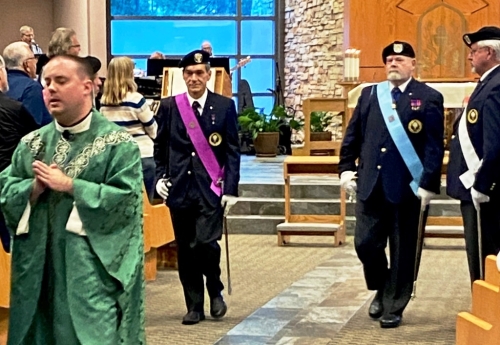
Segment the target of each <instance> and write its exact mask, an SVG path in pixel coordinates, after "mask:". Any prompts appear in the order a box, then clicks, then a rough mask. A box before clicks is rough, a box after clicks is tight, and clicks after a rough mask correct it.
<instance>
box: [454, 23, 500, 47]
mask: <svg viewBox="0 0 500 345" xmlns="http://www.w3.org/2000/svg"><path fill="white" fill-rule="evenodd" d="M462 38H463V40H464V42H465V44H467V46H469V47H470V46H471V45H472V44H474V43H476V42H479V41H484V40H500V28H498V27H496V26H485V27H482V28H481V29H479V30H478V31H477V32H472V33H469V34H465V35H464V36H463V37H462Z"/></svg>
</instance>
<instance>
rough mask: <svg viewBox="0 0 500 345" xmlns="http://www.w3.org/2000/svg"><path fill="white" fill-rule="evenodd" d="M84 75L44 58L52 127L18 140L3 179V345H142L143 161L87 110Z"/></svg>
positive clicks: (83, 68) (67, 63) (79, 65)
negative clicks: (6, 279) (6, 292)
mask: <svg viewBox="0 0 500 345" xmlns="http://www.w3.org/2000/svg"><path fill="white" fill-rule="evenodd" d="M92 76H93V71H92V69H91V67H90V66H89V65H88V62H86V61H85V60H84V59H81V58H78V57H71V56H57V57H54V58H52V59H51V60H50V62H49V63H48V64H47V65H46V66H45V68H44V75H43V77H44V80H45V82H46V85H47V86H46V89H45V90H44V92H45V99H46V103H47V106H48V109H49V111H50V113H51V114H52V116H53V117H54V119H55V121H53V122H52V123H50V124H48V125H47V126H45V127H43V128H41V129H39V130H37V131H34V132H32V133H30V134H29V135H27V136H25V137H24V138H23V139H22V141H21V143H20V144H19V146H18V147H17V149H16V151H15V153H14V156H13V158H12V164H11V166H10V167H9V168H7V169H6V170H5V171H4V172H3V173H2V176H1V181H2V192H1V198H0V202H1V207H2V210H3V212H4V215H5V218H6V222H7V226H8V227H9V229H10V230H11V232H12V233H13V235H14V241H13V250H12V290H11V309H10V320H9V333H8V345H97V344H98V345H117V344H120V345H121V344H125V345H140V344H145V334H144V279H143V260H144V259H143V258H144V253H143V251H144V244H143V235H142V169H141V156H140V153H139V149H138V147H137V144H136V143H135V141H134V140H133V139H132V137H131V136H130V135H129V134H127V133H126V132H125V131H124V130H122V129H121V128H120V127H119V126H117V125H115V124H113V123H112V122H110V121H108V120H106V119H105V118H104V117H103V116H102V115H101V114H100V113H99V112H97V111H96V110H93V109H92V96H91V95H92V87H93V85H92V80H91V79H92Z"/></svg>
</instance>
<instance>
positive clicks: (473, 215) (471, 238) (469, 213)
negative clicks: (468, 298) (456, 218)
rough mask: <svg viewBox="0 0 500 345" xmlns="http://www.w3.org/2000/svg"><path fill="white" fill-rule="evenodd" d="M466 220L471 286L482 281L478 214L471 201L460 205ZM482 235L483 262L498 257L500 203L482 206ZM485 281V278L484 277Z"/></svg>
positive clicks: (496, 201) (466, 241) (499, 249)
mask: <svg viewBox="0 0 500 345" xmlns="http://www.w3.org/2000/svg"><path fill="white" fill-rule="evenodd" d="M460 210H461V211H462V218H463V220H464V235H465V249H466V251H467V262H468V263H469V274H470V280H471V284H472V283H473V282H474V281H475V280H478V279H481V275H480V272H479V247H478V232H477V212H476V209H475V208H474V204H473V203H472V202H471V201H462V202H461V203H460ZM481 234H482V236H481V237H482V241H481V242H482V249H483V252H482V255H483V257H482V261H483V265H484V260H485V259H486V257H487V256H488V255H497V254H498V252H499V251H500V201H499V200H494V201H490V202H485V203H482V204H481ZM483 279H484V277H483Z"/></svg>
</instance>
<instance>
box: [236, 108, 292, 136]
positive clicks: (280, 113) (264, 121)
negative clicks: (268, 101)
mask: <svg viewBox="0 0 500 345" xmlns="http://www.w3.org/2000/svg"><path fill="white" fill-rule="evenodd" d="M238 122H239V124H240V126H241V129H242V130H244V131H248V132H250V133H251V134H252V138H253V139H255V138H256V137H257V135H258V134H259V133H261V132H280V131H281V127H283V126H285V125H287V124H288V125H289V126H290V127H291V128H292V129H299V128H300V126H301V125H300V123H299V122H298V121H297V120H295V119H294V118H293V114H292V115H290V114H289V113H288V112H287V110H286V108H285V107H283V106H280V105H278V106H276V107H274V108H273V110H272V111H271V113H270V114H262V113H259V112H258V111H257V110H255V109H254V108H247V109H245V110H243V112H242V113H241V115H240V116H239V117H238Z"/></svg>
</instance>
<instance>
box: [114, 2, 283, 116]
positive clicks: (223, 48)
mask: <svg viewBox="0 0 500 345" xmlns="http://www.w3.org/2000/svg"><path fill="white" fill-rule="evenodd" d="M108 4H109V14H110V22H109V27H108V30H109V35H108V37H109V38H108V39H109V40H110V42H109V47H110V54H111V57H113V56H124V55H125V56H129V57H131V58H133V59H134V60H135V62H136V66H137V67H138V68H141V69H145V68H146V59H147V58H148V57H149V55H151V53H153V52H155V51H159V52H162V53H163V54H165V55H166V56H167V57H173V58H179V57H181V56H183V55H184V54H186V53H188V52H190V51H192V50H194V49H199V48H200V46H201V43H202V42H203V41H205V40H207V41H210V42H211V44H212V47H213V54H214V55H215V56H227V57H229V58H231V60H230V61H231V67H233V66H236V65H237V62H238V61H240V59H243V58H246V57H247V56H250V57H251V59H252V61H251V62H250V63H248V64H246V66H245V67H242V68H241V69H239V70H236V71H234V73H233V76H232V83H233V92H234V96H235V97H234V98H235V99H237V97H236V96H237V93H238V84H239V83H240V80H241V79H245V80H247V81H248V83H249V85H250V88H251V91H252V93H253V96H254V98H253V99H254V104H255V107H256V108H261V109H264V111H266V112H268V111H270V110H271V109H270V108H271V107H272V106H273V104H274V99H273V95H272V93H271V91H270V90H274V88H275V80H276V77H275V75H276V61H278V54H277V49H276V47H277V45H278V38H277V37H279V35H278V29H277V27H278V28H279V26H277V21H278V19H277V18H278V17H277V15H276V13H277V12H278V11H277V4H278V0H177V1H176V0H108Z"/></svg>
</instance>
